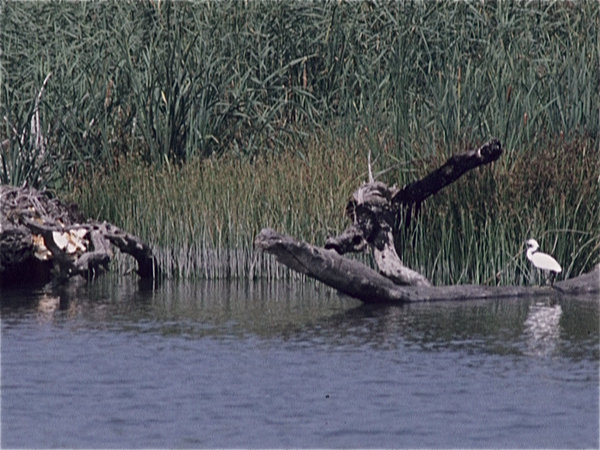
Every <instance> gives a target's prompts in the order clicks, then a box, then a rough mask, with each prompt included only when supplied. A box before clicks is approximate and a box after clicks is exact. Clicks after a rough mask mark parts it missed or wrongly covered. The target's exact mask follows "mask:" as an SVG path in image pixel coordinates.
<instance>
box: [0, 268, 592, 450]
mask: <svg viewBox="0 0 600 450" xmlns="http://www.w3.org/2000/svg"><path fill="white" fill-rule="evenodd" d="M0 300H1V302H0V304H1V310H0V312H1V317H2V320H1V325H2V377H1V378H2V399H1V400H2V408H3V410H2V412H3V413H4V415H3V420H2V430H1V432H2V438H3V441H2V444H3V445H4V446H5V447H28V448H29V447H106V448H108V447H110V448H112V447H138V446H139V447H146V448H155V447H156V448H157V447H207V448H217V447H220V448H222V447H232V448H233V447H241V446H245V447H248V446H252V447H263V448H264V447H332V448H333V447H336V448H337V447H353V446H359V447H366V446H367V445H368V446H378V447H393V446H406V447H436V446H441V447H448V448H456V447H458V448H463V447H465V448H475V447H494V448H497V447H502V448H505V447H534V446H537V447H547V448H554V447H566V448H577V447H593V448H598V440H597V437H598V430H597V425H598V415H597V412H598V398H597V386H598V360H599V359H600V356H599V355H598V339H599V332H598V315H599V314H598V301H597V299H589V300H582V299H581V298H558V299H550V298H548V299H545V300H544V301H542V302H539V299H538V300H535V301H534V300H531V299H519V300H499V299H498V300H487V301H480V302H472V301H471V302H464V303H463V302H461V303H445V302H439V303H429V304H427V303H425V304H414V305H405V306H400V307H391V306H387V307H375V306H367V305H362V304H361V303H359V302H357V301H354V300H352V299H349V298H347V297H345V296H342V295H339V294H338V293H337V292H335V291H332V290H330V289H327V288H324V287H322V286H320V285H317V284H314V283H312V282H307V283H300V282H289V281H286V282H276V283H263V282H255V283H254V282H252V283H248V282H239V283H236V282H234V283H230V282H220V281H209V282H207V281H198V282H166V283H164V284H162V285H161V286H154V287H153V286H140V285H139V284H138V283H137V282H136V281H135V279H119V280H115V279H110V278H108V277H107V278H104V279H101V280H98V281H96V282H93V283H90V284H87V283H79V284H77V283H75V284H70V285H67V286H63V287H61V288H60V289H47V290H42V291H4V292H2V291H0ZM540 356H541V357H540ZM546 356H551V357H546ZM565 430H567V431H565Z"/></svg>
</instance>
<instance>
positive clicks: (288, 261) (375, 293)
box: [254, 228, 600, 304]
mask: <svg viewBox="0 0 600 450" xmlns="http://www.w3.org/2000/svg"><path fill="white" fill-rule="evenodd" d="M254 245H255V247H256V248H257V249H260V250H263V251H266V252H268V253H271V254H273V255H275V257H276V259H277V260H278V261H279V262H280V263H282V264H285V265H286V266H288V267H289V268H291V269H293V270H295V271H297V272H299V273H302V274H304V275H306V276H309V277H311V278H314V279H316V280H319V281H321V282H323V283H325V284H326V285H328V286H331V287H333V288H335V289H337V290H339V291H340V292H343V293H344V294H347V295H349V296H351V297H354V298H357V299H359V300H361V301H363V302H365V303H397V304H400V303H414V302H424V301H442V300H444V301H457V300H477V299H486V298H500V297H523V296H548V295H551V294H553V293H556V294H560V295H581V294H589V293H597V292H600V265H597V266H596V267H595V268H594V270H593V271H592V272H590V273H588V274H585V275H582V276H580V277H577V278H572V279H570V280H566V281H561V282H557V283H555V284H554V289H551V288H550V287H539V286H531V287H530V286H479V285H455V286H439V287H436V286H424V285H421V286H402V285H399V284H396V283H394V282H393V281H392V280H390V279H389V278H387V277H385V276H383V275H381V274H380V273H379V272H377V271H375V270H373V269H371V268H370V267H367V266H365V265H364V264H362V263H360V262H358V261H356V260H354V259H350V258H347V257H345V256H342V255H340V254H339V253H337V252H336V251H335V250H333V249H325V248H321V247H315V246H313V245H310V244H308V243H306V242H302V241H298V240H296V239H294V238H292V237H289V236H286V235H283V234H279V233H277V232H276V231H274V230H272V229H270V228H265V229H263V230H262V231H261V232H260V233H259V235H258V236H257V237H256V240H255V242H254Z"/></svg>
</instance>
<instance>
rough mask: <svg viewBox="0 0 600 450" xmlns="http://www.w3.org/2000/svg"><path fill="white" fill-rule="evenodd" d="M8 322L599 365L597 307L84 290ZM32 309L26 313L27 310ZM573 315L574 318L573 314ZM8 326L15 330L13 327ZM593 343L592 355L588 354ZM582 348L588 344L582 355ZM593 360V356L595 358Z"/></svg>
mask: <svg viewBox="0 0 600 450" xmlns="http://www.w3.org/2000/svg"><path fill="white" fill-rule="evenodd" d="M0 295H2V306H3V315H5V316H6V313H8V312H9V311H10V312H11V314H10V315H9V316H10V317H12V319H15V318H17V317H18V316H19V314H30V313H31V312H32V311H34V312H35V314H36V317H37V320H38V321H40V322H54V323H57V324H60V325H61V326H70V327H76V328H102V329H115V330H124V331H132V332H140V333H159V334H162V335H165V336H175V335H182V336H187V337H190V338H201V337H205V336H221V337H223V336H227V337H232V336H237V337H244V336H249V335H252V336H259V337H262V338H268V339H271V338H277V339H284V340H288V341H293V342H297V343H298V342H302V343H305V344H308V343H311V342H312V343H320V344H324V345H329V346H334V347H341V346H352V347H360V346H365V345H366V346H370V347H372V348H382V349H384V348H397V347H399V346H404V347H406V346H408V347H411V346H414V347H417V348H420V349H424V350H429V351H436V350H443V349H448V348H452V349H457V350H464V351H485V352H488V353H493V354H500V355H504V354H514V355H527V356H549V355H554V354H557V352H558V354H563V355H569V354H577V355H579V356H578V357H580V356H581V353H582V348H587V350H585V351H584V352H583V353H584V354H587V357H590V356H591V357H592V359H598V357H599V355H598V349H597V345H596V344H597V342H598V334H599V333H598V326H597V323H598V301H597V300H596V299H592V300H588V301H579V299H570V298H561V299H558V300H557V299H556V298H548V299H544V300H543V301H540V300H539V299H538V300H535V301H534V300H530V299H518V300H506V299H498V300H485V301H469V302H464V303H462V302H461V303H450V302H448V303H446V302H436V303H424V304H411V305H404V306H387V307H385V306H384V307H382V306H369V305H363V304H361V303H360V302H358V301H356V300H353V299H350V298H348V297H346V296H343V295H341V294H339V293H337V292H336V291H334V290H331V289H329V288H327V287H324V286H322V285H319V284H315V283H312V282H297V281H296V282H290V281H280V282H270V283H267V282H260V281H259V282H226V281H196V282H176V281H167V282H165V283H163V284H162V285H161V286H158V287H157V286H151V285H150V286H144V285H140V284H139V283H137V281H136V280H135V279H134V278H127V279H119V280H115V279H111V278H110V277H105V278H104V279H101V280H98V281H95V282H93V283H85V282H78V283H73V284H70V285H67V286H65V287H62V288H60V289H48V290H46V291H39V292H33V293H32V292H30V293H24V292H13V293H10V292H9V293H6V292H4V293H0ZM23 305H24V306H23ZM565 308H566V309H565ZM6 325H7V326H10V320H9V321H8V322H7V323H6ZM590 343H591V344H592V345H590ZM580 344H584V345H583V346H582V345H580ZM590 352H591V355H590Z"/></svg>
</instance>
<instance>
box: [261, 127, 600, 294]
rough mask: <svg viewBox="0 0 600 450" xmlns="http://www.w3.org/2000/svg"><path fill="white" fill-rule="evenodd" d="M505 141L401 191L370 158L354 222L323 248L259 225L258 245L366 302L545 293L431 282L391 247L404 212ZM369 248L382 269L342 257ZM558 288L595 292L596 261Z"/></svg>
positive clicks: (351, 213)
mask: <svg viewBox="0 0 600 450" xmlns="http://www.w3.org/2000/svg"><path fill="white" fill-rule="evenodd" d="M501 154H502V146H501V145H500V142H499V141H498V140H496V139H493V140H491V141H490V142H488V143H486V144H484V145H483V146H481V147H480V148H478V149H476V150H472V151H468V152H465V153H461V154H458V155H454V156H453V157H451V158H450V159H449V160H448V161H447V162H446V163H445V164H444V165H443V166H442V167H440V168H439V169H437V170H435V171H433V172H431V173H430V174H429V175H427V176H426V177H425V178H423V179H421V180H418V181H415V182H413V183H410V184H408V185H407V186H405V187H403V188H402V189H399V188H397V187H396V186H392V187H390V186H388V185H387V184H385V183H382V182H379V181H375V180H374V179H373V176H372V175H371V167H370V164H369V182H368V183H365V184H363V185H362V186H360V187H359V188H358V189H357V190H356V191H355V192H354V193H353V195H352V199H351V200H350V202H349V203H348V205H347V207H346V214H347V216H348V217H349V218H350V219H351V220H352V225H351V226H350V227H349V228H348V229H346V230H345V231H344V232H343V233H342V234H341V235H339V236H337V237H331V238H328V239H327V241H326V243H325V246H324V248H320V247H315V246H313V245H310V244H308V243H305V242H300V241H297V240H295V239H293V238H292V237H289V236H285V235H282V234H279V233H277V232H276V231H274V230H272V229H263V230H262V231H261V232H260V234H259V235H258V236H257V237H256V240H255V247H256V248H257V249H260V250H263V251H266V252H268V253H272V254H273V255H275V257H276V258H277V260H278V261H279V262H281V263H282V264H285V265H286V266H288V267H290V268H291V269H293V270H295V271H297V272H300V273H303V274H305V275H307V276H309V277H312V278H315V279H317V280H319V281H321V282H323V283H325V284H327V285H329V286H331V287H333V288H335V289H338V290H339V291H341V292H344V293H345V294H348V295H350V296H352V297H355V298H357V299H359V300H362V301H363V302H367V303H389V302H392V303H404V302H417V301H433V300H467V299H482V298H491V297H518V296H523V295H529V296H531V295H547V294H548V289H545V288H539V287H517V286H501V287H500V286H475V285H469V286H465V285H461V286H443V287H434V286H432V285H431V283H430V282H429V280H427V278H426V277H424V276H423V275H422V274H420V273H418V272H416V271H414V270H412V269H410V268H408V267H406V266H404V264H403V263H402V260H401V259H400V257H399V255H398V254H397V252H396V247H395V243H394V234H395V233H396V232H397V230H396V228H397V226H398V224H399V223H400V218H402V217H404V218H405V226H408V225H409V224H410V217H411V214H413V212H414V213H416V212H418V210H419V208H420V204H421V203H422V202H423V201H424V200H425V199H427V198H428V197H429V196H431V195H434V194H435V193H437V192H438V191H440V190H441V189H443V188H444V187H445V186H447V185H449V184H451V183H452V182H454V181H456V180H457V179H458V178H460V177H461V176H462V175H463V174H465V173H466V172H468V171H469V170H472V169H474V168H476V167H479V166H482V165H485V164H489V163H491V162H493V161H496V160H497V159H498V158H499V157H500V156H501ZM367 248H372V249H373V253H374V256H375V263H376V264H377V267H378V269H379V272H377V271H375V270H372V269H371V268H369V267H367V266H365V265H364V264H361V263H360V262H358V261H356V260H353V259H349V258H346V257H343V256H342V255H343V254H345V253H349V252H362V251H364V250H365V249H367ZM555 287H556V290H557V292H563V293H568V294H579V293H581V294H583V293H589V292H598V291H600V266H598V267H596V268H595V269H594V270H593V271H592V272H591V273H590V274H588V275H584V276H582V277H578V278H577V279H573V280H567V281H563V282H560V283H556V284H555Z"/></svg>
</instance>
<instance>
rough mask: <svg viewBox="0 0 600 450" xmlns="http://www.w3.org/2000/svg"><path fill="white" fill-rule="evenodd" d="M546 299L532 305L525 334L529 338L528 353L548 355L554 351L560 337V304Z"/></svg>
mask: <svg viewBox="0 0 600 450" xmlns="http://www.w3.org/2000/svg"><path fill="white" fill-rule="evenodd" d="M552 303H553V302H552V301H550V302H548V301H546V302H539V301H538V302H536V303H535V304H533V305H531V307H530V309H529V314H528V315H527V319H526V320H525V331H524V335H525V337H526V339H527V344H528V345H527V353H528V354H530V355H535V356H548V355H551V354H552V353H554V351H555V349H556V346H557V344H558V341H559V339H560V318H561V316H562V307H561V306H560V304H558V303H555V304H552Z"/></svg>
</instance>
